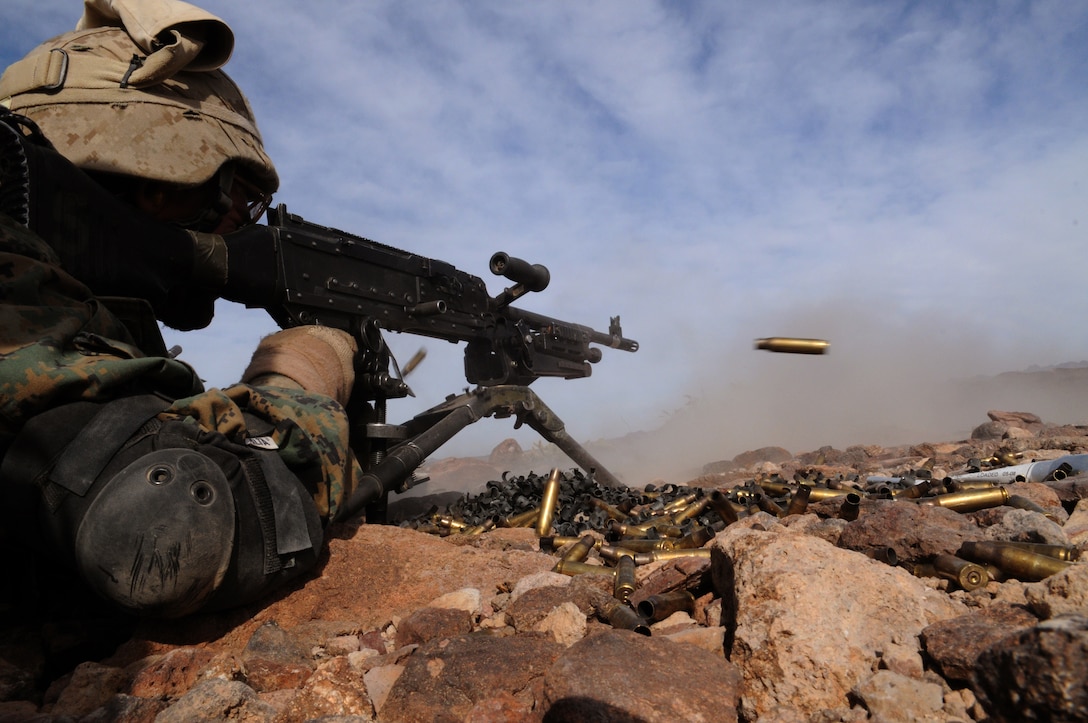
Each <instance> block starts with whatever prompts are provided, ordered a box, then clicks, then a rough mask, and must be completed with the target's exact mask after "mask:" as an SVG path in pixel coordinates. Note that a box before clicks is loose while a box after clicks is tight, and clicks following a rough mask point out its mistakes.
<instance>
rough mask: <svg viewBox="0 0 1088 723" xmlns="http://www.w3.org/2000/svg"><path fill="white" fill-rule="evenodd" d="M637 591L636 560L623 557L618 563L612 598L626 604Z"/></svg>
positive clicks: (626, 556)
mask: <svg viewBox="0 0 1088 723" xmlns="http://www.w3.org/2000/svg"><path fill="white" fill-rule="evenodd" d="M634 591H635V558H633V557H631V556H630V555H623V556H622V557H620V559H619V560H618V561H617V562H616V574H615V577H614V578H613V583H612V597H614V598H616V599H617V600H620V601H622V602H624V603H626V602H627V601H628V600H630V599H631V594H632V593H633V592H634Z"/></svg>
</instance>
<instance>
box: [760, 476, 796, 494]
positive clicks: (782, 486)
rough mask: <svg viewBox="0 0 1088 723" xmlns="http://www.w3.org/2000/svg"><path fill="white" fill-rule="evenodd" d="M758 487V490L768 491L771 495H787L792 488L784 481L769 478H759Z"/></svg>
mask: <svg viewBox="0 0 1088 723" xmlns="http://www.w3.org/2000/svg"><path fill="white" fill-rule="evenodd" d="M759 488H760V490H761V491H762V492H765V493H766V492H769V493H770V494H772V495H779V496H782V495H788V494H790V493H791V492H793V488H792V487H790V486H789V485H788V484H786V483H785V482H781V481H775V480H769V479H765V480H760V482H759Z"/></svg>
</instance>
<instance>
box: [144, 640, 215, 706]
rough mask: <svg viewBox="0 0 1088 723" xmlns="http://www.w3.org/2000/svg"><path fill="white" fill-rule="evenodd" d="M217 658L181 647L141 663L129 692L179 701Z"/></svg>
mask: <svg viewBox="0 0 1088 723" xmlns="http://www.w3.org/2000/svg"><path fill="white" fill-rule="evenodd" d="M214 657H215V655H214V654H213V653H212V652H211V651H209V650H204V649H201V648H192V647H185V648H177V649H176V650H171V651H169V652H167V653H165V654H164V655H158V656H154V657H152V658H149V659H147V660H146V661H141V663H139V664H138V670H137V671H136V672H135V673H133V675H132V680H131V682H130V683H129V686H128V691H127V692H128V693H129V694H130V695H134V696H137V697H140V698H177V697H178V696H180V695H182V694H183V693H185V692H186V691H187V690H189V689H190V688H192V687H193V684H194V683H196V680H197V676H198V675H199V674H200V672H201V671H202V670H204V668H206V667H207V666H208V665H209V664H210V663H211V662H212V659H213V658H214Z"/></svg>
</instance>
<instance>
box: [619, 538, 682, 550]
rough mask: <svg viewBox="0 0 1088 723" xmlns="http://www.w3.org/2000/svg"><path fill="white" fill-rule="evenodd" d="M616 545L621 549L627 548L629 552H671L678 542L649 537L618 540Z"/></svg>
mask: <svg viewBox="0 0 1088 723" xmlns="http://www.w3.org/2000/svg"><path fill="white" fill-rule="evenodd" d="M615 542H616V544H617V545H618V546H619V547H625V548H627V549H628V550H634V551H635V552H652V551H653V550H670V549H672V547H673V545H675V544H676V540H673V539H671V538H664V539H659V540H655V539H651V538H648V537H638V538H628V537H624V538H622V539H619V540H616V541H615Z"/></svg>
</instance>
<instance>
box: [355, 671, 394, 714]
mask: <svg viewBox="0 0 1088 723" xmlns="http://www.w3.org/2000/svg"><path fill="white" fill-rule="evenodd" d="M403 672H404V666H403V665H379V666H377V667H375V668H371V669H370V670H368V671H366V673H364V674H363V682H364V683H366V692H367V695H368V696H369V697H370V701H371V703H372V704H373V706H374V712H375V713H376V714H380V713H381V711H382V706H383V705H385V701H386V699H387V698H388V697H389V691H391V690H393V685H395V684H396V682H397V680H399V679H400V676H401V673H403Z"/></svg>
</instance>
